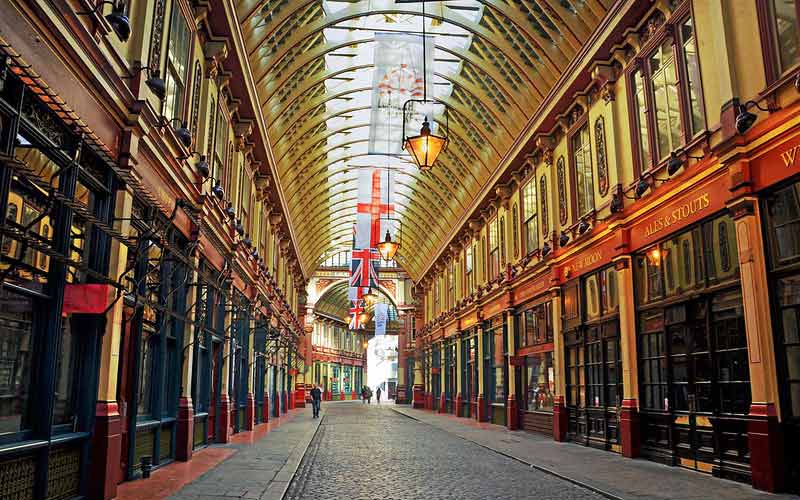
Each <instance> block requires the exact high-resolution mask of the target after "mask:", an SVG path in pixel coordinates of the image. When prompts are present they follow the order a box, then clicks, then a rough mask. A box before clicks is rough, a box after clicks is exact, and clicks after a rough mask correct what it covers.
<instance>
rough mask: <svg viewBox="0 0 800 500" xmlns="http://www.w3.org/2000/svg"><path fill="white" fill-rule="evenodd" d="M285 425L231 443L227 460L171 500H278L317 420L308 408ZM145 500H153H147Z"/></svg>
mask: <svg viewBox="0 0 800 500" xmlns="http://www.w3.org/2000/svg"><path fill="white" fill-rule="evenodd" d="M292 413H293V414H292V415H291V419H290V420H289V421H288V422H287V423H283V424H281V425H280V426H279V427H277V428H275V429H273V430H271V431H270V432H269V433H268V434H266V435H263V436H252V441H250V442H247V441H242V442H236V441H234V442H233V443H232V444H229V445H224V446H225V447H226V448H233V449H234V450H235V453H234V454H232V455H231V457H230V458H228V459H227V460H225V461H224V462H222V463H220V464H219V465H217V466H216V467H214V468H213V469H211V470H209V471H208V472H206V473H205V474H203V475H202V476H200V477H199V478H197V479H196V480H194V481H192V482H191V483H190V484H188V485H186V486H184V487H183V488H182V489H181V490H180V491H178V492H177V493H175V494H174V495H172V496H170V497H169V498H170V499H172V500H232V499H235V498H238V499H247V500H255V499H262V500H280V499H281V498H283V495H284V493H285V491H286V488H287V487H288V485H289V482H290V481H291V480H292V477H293V476H294V473H295V471H296V470H297V467H298V466H299V465H300V461H301V460H302V458H303V455H304V454H305V451H306V448H308V445H309V443H310V442H311V439H312V438H313V437H314V433H315V432H316V430H317V426H318V425H319V422H320V420H317V419H312V418H311V408H306V409H305V410H293V412H292ZM147 500H152V498H148V499H147Z"/></svg>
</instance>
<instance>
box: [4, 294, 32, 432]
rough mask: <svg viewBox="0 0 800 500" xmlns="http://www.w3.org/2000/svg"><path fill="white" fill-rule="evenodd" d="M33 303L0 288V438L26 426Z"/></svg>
mask: <svg viewBox="0 0 800 500" xmlns="http://www.w3.org/2000/svg"><path fill="white" fill-rule="evenodd" d="M31 311H33V301H32V300H31V299H30V298H27V297H24V296H22V295H17V294H15V293H11V292H8V291H5V290H3V289H0V435H2V434H6V433H9V432H17V431H20V430H22V429H25V428H26V427H28V397H29V391H30V380H31V357H32V356H33V313H32V312H31Z"/></svg>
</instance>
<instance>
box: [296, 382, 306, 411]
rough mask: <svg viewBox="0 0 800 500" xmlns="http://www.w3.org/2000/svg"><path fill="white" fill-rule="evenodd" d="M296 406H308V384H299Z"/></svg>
mask: <svg viewBox="0 0 800 500" xmlns="http://www.w3.org/2000/svg"><path fill="white" fill-rule="evenodd" d="M294 406H295V408H305V407H306V384H297V390H296V391H295V394H294Z"/></svg>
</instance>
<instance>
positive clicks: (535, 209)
mask: <svg viewBox="0 0 800 500" xmlns="http://www.w3.org/2000/svg"><path fill="white" fill-rule="evenodd" d="M529 186H530V188H531V189H530V190H531V191H532V195H531V196H530V199H528V198H529V197H528V195H527V193H526V190H527V189H528V187H529ZM519 199H520V205H522V207H521V209H520V212H521V217H520V225H521V226H522V227H521V228H520V229H522V234H523V235H524V238H523V239H524V243H523V244H524V248H525V254H526V255H530V254H532V253H533V252H534V251H535V250H538V249H539V192H538V189H537V186H536V174H535V173H534V174H533V175H531V176H530V177H529V178H528V180H527V181H525V183H524V184H522V187H521V188H520V193H519ZM529 201H530V202H531V203H530V205H532V206H531V207H529V206H528V202H529ZM528 210H530V211H531V215H530V216H528ZM530 222H535V224H534V226H535V227H534V228H533V230H534V234H533V241H535V243H536V244H535V245H530V243H531V242H530V241H528V240H529V239H531V238H530V235H531V231H530V228H529V227H528V224H529V223H530ZM531 247H533V248H531Z"/></svg>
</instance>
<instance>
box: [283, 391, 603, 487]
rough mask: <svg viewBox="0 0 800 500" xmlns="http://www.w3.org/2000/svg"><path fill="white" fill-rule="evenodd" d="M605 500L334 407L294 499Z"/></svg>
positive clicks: (404, 424)
mask: <svg viewBox="0 0 800 500" xmlns="http://www.w3.org/2000/svg"><path fill="white" fill-rule="evenodd" d="M285 498H287V499H291V500H299V499H309V500H326V499H353V500H356V499H370V500H371V499H375V500H388V499H426V500H432V499H454V500H469V499H480V500H487V499H495V498H497V499H517V498H518V499H531V498H536V499H541V500H551V499H552V500H573V499H575V500H577V499H581V500H582V499H599V498H603V497H602V496H600V495H598V494H596V493H594V492H591V491H589V490H586V489H583V488H580V487H578V486H576V485H574V484H572V483H570V482H567V481H564V480H562V479H559V478H556V477H554V476H551V475H549V474H546V473H544V472H540V471H538V470H535V469H531V468H530V467H528V466H526V465H524V464H521V463H519V462H517V461H515V460H513V459H510V458H507V457H505V456H503V455H500V454H498V453H495V452H493V451H490V450H487V449H486V448H483V447H481V446H478V445H476V444H474V443H471V442H469V441H466V440H464V439H462V438H459V437H457V436H454V435H453V434H450V433H448V432H445V431H443V430H441V429H437V428H435V427H431V426H429V425H426V424H423V423H420V422H418V421H416V420H413V419H410V418H408V417H406V416H403V415H400V414H398V413H397V412H394V411H392V410H391V409H390V407H388V406H384V407H380V406H377V405H374V404H373V405H369V406H364V405H362V404H361V403H358V402H354V403H337V404H329V405H326V408H325V414H324V417H323V419H322V422H321V425H320V427H319V429H318V430H317V433H316V436H315V437H314V439H313V440H312V441H311V445H310V446H309V448H308V451H307V452H306V454H305V457H304V458H303V460H302V462H301V463H300V468H299V469H298V471H297V473H296V475H295V478H294V480H293V481H292V483H291V484H290V485H289V490H288V492H287V495H286V497H285Z"/></svg>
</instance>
